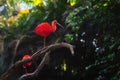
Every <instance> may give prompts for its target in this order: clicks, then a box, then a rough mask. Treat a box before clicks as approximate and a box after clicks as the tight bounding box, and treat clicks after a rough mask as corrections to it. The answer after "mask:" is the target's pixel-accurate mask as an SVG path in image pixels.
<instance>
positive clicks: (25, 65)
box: [22, 55, 32, 75]
mask: <svg viewBox="0 0 120 80" xmlns="http://www.w3.org/2000/svg"><path fill="white" fill-rule="evenodd" d="M28 58H30V55H24V56H23V57H22V60H24V59H28ZM31 64H32V62H28V63H26V64H24V65H23V66H22V67H23V68H24V69H25V71H26V75H27V73H28V72H27V67H29V66H31Z"/></svg>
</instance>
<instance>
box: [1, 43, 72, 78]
mask: <svg viewBox="0 0 120 80" xmlns="http://www.w3.org/2000/svg"><path fill="white" fill-rule="evenodd" d="M58 48H68V49H70V51H71V54H72V55H74V50H73V46H72V45H71V44H68V43H56V44H53V45H50V46H47V47H46V48H43V49H40V50H38V51H37V52H35V53H34V54H33V55H32V56H31V57H30V58H28V59H25V60H19V61H17V62H16V63H15V64H13V65H12V66H11V67H10V68H9V69H8V70H7V71H6V72H5V73H3V74H2V75H1V76H0V80H7V78H8V77H9V76H10V75H12V74H13V73H14V72H15V71H16V70H17V69H18V68H19V67H20V66H22V65H23V64H25V63H27V62H29V61H34V60H36V59H38V58H39V57H40V55H42V54H45V56H44V58H43V60H42V62H41V63H40V64H39V66H38V68H37V69H36V70H41V68H42V67H43V66H44V65H43V64H44V62H45V61H46V60H45V59H46V56H47V55H48V54H49V52H50V51H52V50H55V49H58ZM40 65H42V67H41V66H40ZM36 70H35V71H34V72H33V73H31V74H30V76H34V75H36V74H37V73H38V72H37V71H36ZM23 77H24V75H23ZM21 78H22V77H21Z"/></svg>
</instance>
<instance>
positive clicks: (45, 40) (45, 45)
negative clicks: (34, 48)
mask: <svg viewBox="0 0 120 80" xmlns="http://www.w3.org/2000/svg"><path fill="white" fill-rule="evenodd" d="M45 47H46V37H44V48H45Z"/></svg>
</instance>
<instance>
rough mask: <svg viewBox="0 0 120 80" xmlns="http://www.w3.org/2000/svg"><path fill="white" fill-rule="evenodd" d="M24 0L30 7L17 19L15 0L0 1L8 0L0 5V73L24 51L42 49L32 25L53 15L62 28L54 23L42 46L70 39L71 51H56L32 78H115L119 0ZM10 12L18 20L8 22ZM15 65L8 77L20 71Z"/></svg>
mask: <svg viewBox="0 0 120 80" xmlns="http://www.w3.org/2000/svg"><path fill="white" fill-rule="evenodd" d="M19 1H20V2H22V0H19ZM24 1H25V2H26V3H27V4H29V5H33V7H32V8H31V9H30V10H29V12H28V13H25V14H22V16H20V17H19V18H18V14H20V12H18V9H17V5H16V4H17V2H15V1H14V0H7V1H4V0H3V1H1V2H0V7H2V6H4V5H5V4H7V6H4V9H3V10H2V11H1V10H0V43H1V45H2V43H3V45H2V47H3V50H2V47H1V51H0V75H1V74H2V73H3V72H5V71H6V70H7V68H8V67H9V66H10V64H12V63H14V62H16V61H17V60H20V59H21V58H22V56H23V55H24V54H26V53H29V54H31V55H32V54H33V53H34V52H36V51H37V49H38V48H40V47H41V48H42V45H43V42H42V41H43V38H41V37H39V36H36V35H35V34H34V32H33V29H34V28H35V27H36V25H37V24H39V23H41V22H44V21H47V22H51V21H52V20H54V19H56V20H58V22H59V23H60V24H62V25H63V26H64V27H65V29H64V30H63V29H61V28H60V27H58V28H57V31H56V32H55V33H52V34H51V35H50V36H49V37H48V38H47V45H50V44H54V43H55V42H67V43H70V44H72V45H75V55H74V56H72V55H70V54H69V53H70V52H69V50H66V49H60V50H55V51H54V52H53V54H51V55H50V59H49V61H48V63H47V64H46V65H45V66H44V68H43V70H42V71H41V72H40V74H39V76H38V77H37V78H36V79H35V80H119V79H120V0H53V1H52V0H43V1H46V5H44V4H43V3H42V2H41V3H40V2H38V3H39V4H37V1H38V0H36V4H35V3H34V0H31V2H30V0H24ZM40 1H42V0H40ZM18 3H19V2H18ZM11 16H14V17H15V18H16V16H17V20H15V19H14V20H13V19H12V20H13V21H12V20H11V22H9V21H8V20H9V18H10V17H11ZM19 41H20V42H19ZM17 44H18V45H17ZM39 62H40V60H38V61H34V62H33V65H32V66H31V67H30V69H28V70H29V71H30V72H32V71H34V70H35V68H36V66H37V65H38V63H39ZM19 70H20V71H17V72H16V73H15V74H16V75H14V76H12V78H14V79H16V78H18V76H20V75H22V74H24V73H25V72H24V70H23V69H22V67H21V68H20V69H19ZM11 80H13V79H11Z"/></svg>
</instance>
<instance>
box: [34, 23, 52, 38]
mask: <svg viewBox="0 0 120 80" xmlns="http://www.w3.org/2000/svg"><path fill="white" fill-rule="evenodd" d="M34 32H35V33H36V34H37V35H39V36H43V37H47V36H48V35H49V34H50V33H51V32H52V27H51V26H50V25H49V24H48V23H47V22H44V23H41V24H39V25H38V26H37V27H36V28H35V29H34Z"/></svg>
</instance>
